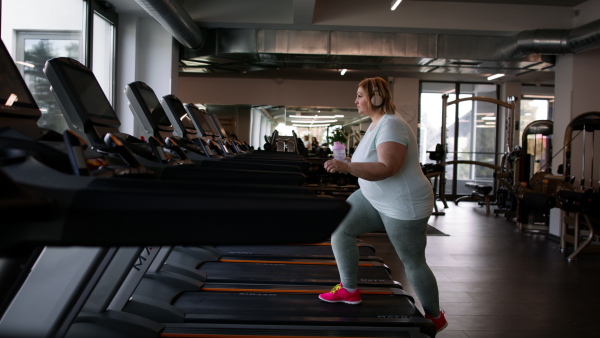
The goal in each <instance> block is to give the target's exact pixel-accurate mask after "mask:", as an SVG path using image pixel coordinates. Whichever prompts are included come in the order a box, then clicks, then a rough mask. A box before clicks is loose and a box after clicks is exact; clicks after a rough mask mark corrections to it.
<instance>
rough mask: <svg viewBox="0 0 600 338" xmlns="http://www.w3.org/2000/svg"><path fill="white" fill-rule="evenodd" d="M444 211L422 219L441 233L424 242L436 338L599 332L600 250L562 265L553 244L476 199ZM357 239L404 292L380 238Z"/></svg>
mask: <svg viewBox="0 0 600 338" xmlns="http://www.w3.org/2000/svg"><path fill="white" fill-rule="evenodd" d="M440 205H441V203H440ZM445 212H446V215H445V216H437V217H432V218H431V219H430V222H429V224H430V225H432V226H434V227H436V228H438V229H439V230H441V231H443V232H444V233H446V234H448V235H449V236H429V237H428V247H427V261H428V262H429V265H430V266H431V268H432V270H433V272H434V273H435V275H436V277H437V280H438V285H439V289H440V301H441V306H442V308H443V309H444V310H445V311H446V317H447V319H448V322H449V326H448V328H446V329H445V330H444V331H442V332H441V333H440V334H438V335H437V337H438V338H449V337H468V338H497V337H503V338H524V337H528V338H529V337H544V338H555V337H556V338H575V337H576V338H587V337H600V254H588V253H584V254H581V255H579V257H578V258H577V260H576V261H574V262H572V263H569V262H568V261H567V259H566V255H565V254H563V253H561V252H560V250H559V243H558V242H556V241H554V240H551V239H549V238H547V237H546V236H545V235H540V234H532V233H523V232H520V231H519V230H518V229H517V227H516V226H515V223H513V222H511V221H508V220H506V219H505V218H503V217H496V216H495V215H494V213H493V212H492V213H490V214H489V215H486V213H485V208H484V207H479V206H477V204H476V203H470V202H461V203H460V204H459V206H455V205H454V204H452V203H450V204H449V208H448V209H445ZM362 239H363V240H365V241H366V242H368V243H371V244H373V245H374V246H375V247H376V249H377V255H378V256H380V257H382V258H383V259H384V261H385V262H386V263H387V264H388V265H389V266H390V268H391V270H392V275H393V277H394V278H395V279H396V280H398V281H400V282H401V283H402V285H403V286H404V289H405V290H408V291H409V292H411V293H412V287H411V285H410V284H409V283H408V282H407V281H406V278H405V276H404V272H403V268H402V263H401V262H400V261H399V260H398V258H397V256H396V254H395V252H394V251H393V249H392V247H391V245H390V243H389V241H388V240H387V237H386V236H385V235H382V234H369V235H366V236H363V237H362ZM413 294H414V293H413ZM418 307H419V308H421V307H420V304H418Z"/></svg>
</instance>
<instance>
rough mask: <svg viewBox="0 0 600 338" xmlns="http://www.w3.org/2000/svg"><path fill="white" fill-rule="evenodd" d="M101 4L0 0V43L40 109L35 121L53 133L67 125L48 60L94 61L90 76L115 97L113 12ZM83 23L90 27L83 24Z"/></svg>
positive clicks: (71, 0) (77, 0)
mask: <svg viewBox="0 0 600 338" xmlns="http://www.w3.org/2000/svg"><path fill="white" fill-rule="evenodd" d="M90 3H91V7H90V6H88V5H89V4H90ZM102 3H103V4H102V5H101V6H100V5H97V4H96V2H93V1H89V0H53V1H47V0H3V1H2V2H1V3H0V4H1V5H2V12H1V13H2V20H1V23H2V29H1V31H2V41H3V42H4V44H5V45H6V47H7V49H8V50H9V51H10V53H11V55H12V57H13V59H14V60H15V62H16V63H17V66H18V67H19V69H20V71H21V74H22V75H23V78H24V79H25V82H26V83H27V86H28V87H29V90H30V91H31V92H32V94H33V97H34V99H35V100H36V102H37V104H38V106H39V107H40V109H41V111H42V117H41V118H40V120H39V121H38V125H40V126H41V127H44V128H49V129H52V130H55V131H57V132H63V131H64V130H66V129H67V128H68V126H67V123H66V120H65V118H64V116H63V112H62V111H61V110H60V108H59V107H58V104H57V103H56V101H55V100H54V97H53V95H52V93H51V92H50V83H49V82H48V80H47V79H46V76H45V74H44V72H43V69H44V65H45V63H46V61H47V60H49V59H51V58H55V57H69V58H72V59H75V60H77V61H79V62H81V63H83V64H86V65H90V64H94V66H93V67H92V70H93V71H94V74H96V76H97V77H98V81H99V82H100V84H101V85H102V88H103V89H104V91H105V93H106V94H107V97H109V99H110V100H111V102H113V100H114V90H115V89H114V72H115V65H114V60H115V48H114V46H115V36H116V26H115V23H116V13H114V12H113V11H112V8H111V7H112V6H110V5H109V4H108V3H106V2H102ZM88 17H89V18H90V19H87V18H88ZM87 22H90V23H92V24H93V27H87V26H86V23H87ZM88 32H92V33H93V36H92V37H91V38H87V36H88V35H87V34H88ZM89 42H92V44H93V46H94V48H91V45H90V43H89ZM90 49H91V50H92V51H93V54H92V53H90V52H89V50H90ZM92 61H93V62H92Z"/></svg>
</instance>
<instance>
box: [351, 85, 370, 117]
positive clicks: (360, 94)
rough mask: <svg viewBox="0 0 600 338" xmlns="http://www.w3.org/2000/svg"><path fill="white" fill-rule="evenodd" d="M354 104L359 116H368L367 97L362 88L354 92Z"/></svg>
mask: <svg viewBox="0 0 600 338" xmlns="http://www.w3.org/2000/svg"><path fill="white" fill-rule="evenodd" d="M354 104H355V105H356V108H357V109H358V113H359V114H361V115H369V114H368V113H369V108H370V107H369V97H368V95H367V93H365V90H364V88H363V87H358V90H357V91H356V100H354Z"/></svg>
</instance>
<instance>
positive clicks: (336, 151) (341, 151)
mask: <svg viewBox="0 0 600 338" xmlns="http://www.w3.org/2000/svg"><path fill="white" fill-rule="evenodd" d="M332 149H333V158H334V159H336V160H338V161H343V160H344V159H345V158H346V146H345V145H343V144H341V143H339V142H338V141H335V142H333V148H332Z"/></svg>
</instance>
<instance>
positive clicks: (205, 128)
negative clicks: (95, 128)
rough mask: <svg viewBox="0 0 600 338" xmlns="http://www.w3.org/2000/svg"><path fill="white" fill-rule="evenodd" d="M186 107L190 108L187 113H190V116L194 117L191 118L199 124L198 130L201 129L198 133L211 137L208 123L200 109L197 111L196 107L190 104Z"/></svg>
mask: <svg viewBox="0 0 600 338" xmlns="http://www.w3.org/2000/svg"><path fill="white" fill-rule="evenodd" d="M188 107H190V109H189V113H191V115H194V116H193V118H194V119H195V120H196V121H197V122H198V123H199V124H200V128H202V130H200V132H201V133H202V135H206V136H213V132H212V129H210V125H209V123H208V121H206V119H205V118H204V116H205V115H204V114H203V113H202V111H200V109H198V107H196V106H195V105H191V104H190V105H188Z"/></svg>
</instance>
